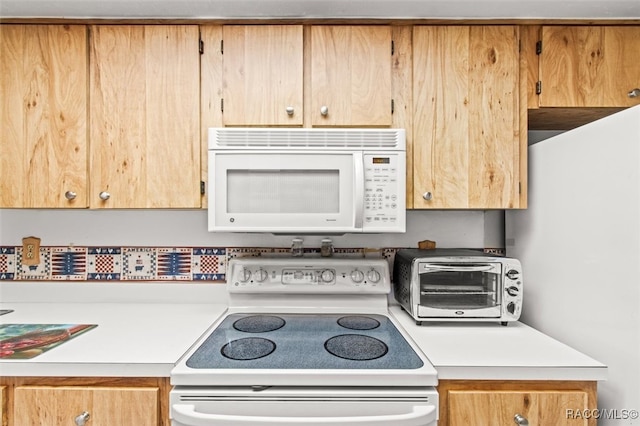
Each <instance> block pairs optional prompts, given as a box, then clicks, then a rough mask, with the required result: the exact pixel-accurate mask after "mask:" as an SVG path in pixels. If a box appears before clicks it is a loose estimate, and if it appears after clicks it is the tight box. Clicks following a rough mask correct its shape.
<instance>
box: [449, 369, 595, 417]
mask: <svg viewBox="0 0 640 426" xmlns="http://www.w3.org/2000/svg"><path fill="white" fill-rule="evenodd" d="M438 393H439V396H440V420H439V422H438V424H439V425H441V426H458V425H469V424H473V425H476V426H502V425H504V426H507V425H515V424H529V425H531V426H542V425H554V426H577V425H582V426H595V425H596V422H597V421H596V419H594V418H590V419H588V418H585V417H589V414H590V413H591V412H592V411H591V410H594V409H595V408H596V407H597V404H596V383H595V382H520V381H513V382H492V381H447V380H445V381H440V383H439V385H438ZM518 421H520V423H518ZM525 421H526V422H528V423H525Z"/></svg>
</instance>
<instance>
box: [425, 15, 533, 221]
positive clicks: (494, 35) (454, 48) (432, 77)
mask: <svg viewBox="0 0 640 426" xmlns="http://www.w3.org/2000/svg"><path fill="white" fill-rule="evenodd" d="M413 57H414V60H413V105H414V107H413V111H414V122H413V123H414V134H413V139H414V142H413V144H414V146H413V150H414V155H413V173H414V176H413V188H414V189H413V206H414V208H426V209H449V208H451V209H463V208H473V209H503V208H522V207H525V206H526V198H525V197H524V194H523V193H522V192H521V181H523V179H524V177H526V167H525V165H526V136H523V137H522V138H521V136H520V135H521V134H523V133H524V132H523V123H522V122H521V110H520V108H521V107H522V108H525V106H524V105H522V106H521V105H520V102H519V96H520V93H519V91H520V75H519V74H520V71H519V70H520V68H519V62H520V57H519V29H518V27H515V26H416V27H414V30H413ZM523 158H524V160H525V161H522V160H523Z"/></svg>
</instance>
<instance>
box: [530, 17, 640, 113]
mask: <svg viewBox="0 0 640 426" xmlns="http://www.w3.org/2000/svg"><path fill="white" fill-rule="evenodd" d="M541 41H542V45H541V48H542V52H541V54H540V58H539V62H540V63H539V69H540V74H539V81H540V87H541V93H540V95H539V100H538V102H539V106H540V107H628V106H633V105H638V104H640V60H638V52H640V26H624V27H623V26H545V27H542V30H541ZM634 89H638V94H637V95H636V97H630V96H629V92H631V91H632V90H634Z"/></svg>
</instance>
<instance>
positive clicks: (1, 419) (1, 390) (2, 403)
mask: <svg viewBox="0 0 640 426" xmlns="http://www.w3.org/2000/svg"><path fill="white" fill-rule="evenodd" d="M5 395H6V391H5V387H4V386H0V425H1V426H6V425H7V398H6V396H5Z"/></svg>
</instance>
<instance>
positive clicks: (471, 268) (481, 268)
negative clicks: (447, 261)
mask: <svg viewBox="0 0 640 426" xmlns="http://www.w3.org/2000/svg"><path fill="white" fill-rule="evenodd" d="M494 270H496V267H495V266H494V265H456V266H447V265H425V266H423V268H422V270H421V271H420V272H421V273H422V272H426V273H429V272H433V271H464V272H489V271H494Z"/></svg>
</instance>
